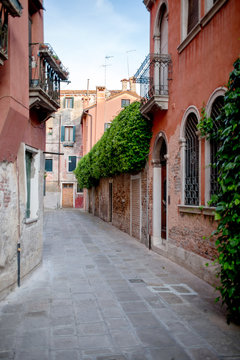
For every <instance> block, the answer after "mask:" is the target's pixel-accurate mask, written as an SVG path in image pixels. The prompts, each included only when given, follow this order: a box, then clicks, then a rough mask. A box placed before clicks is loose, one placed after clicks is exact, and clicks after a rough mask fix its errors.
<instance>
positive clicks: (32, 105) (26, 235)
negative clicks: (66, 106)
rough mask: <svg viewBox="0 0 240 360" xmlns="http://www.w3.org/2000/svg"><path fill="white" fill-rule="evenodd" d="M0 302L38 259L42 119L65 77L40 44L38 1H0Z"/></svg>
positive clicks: (46, 47) (53, 56)
mask: <svg viewBox="0 0 240 360" xmlns="http://www.w3.org/2000/svg"><path fill="white" fill-rule="evenodd" d="M0 16H1V19H0V20H1V21H0V34H1V36H0V114H1V117H0V228H1V235H0V298H2V297H4V296H5V295H6V294H7V293H8V292H9V291H10V290H11V289H12V288H13V287H15V286H16V284H17V283H18V284H20V281H21V279H23V278H24V276H26V275H27V274H28V273H30V272H31V271H32V270H33V269H34V268H35V267H36V266H38V265H39V263H40V262H41V259H42V232H43V183H44V181H43V180H44V150H45V121H46V120H47V119H48V118H49V117H50V116H51V115H52V114H53V113H54V112H55V111H56V110H57V109H58V108H59V95H60V94H59V91H60V81H62V80H66V79H67V76H68V73H67V70H66V69H65V68H64V67H63V65H62V64H60V63H57V62H56V53H55V52H54V50H53V49H52V48H51V46H50V45H49V44H47V45H46V44H44V43H43V5H42V0H38V1H33V0H20V1H19V0H15V1H11V0H5V1H0Z"/></svg>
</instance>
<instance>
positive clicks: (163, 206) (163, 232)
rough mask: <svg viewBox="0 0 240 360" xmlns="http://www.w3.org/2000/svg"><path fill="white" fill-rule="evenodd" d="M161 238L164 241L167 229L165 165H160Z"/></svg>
mask: <svg viewBox="0 0 240 360" xmlns="http://www.w3.org/2000/svg"><path fill="white" fill-rule="evenodd" d="M161 194H162V199H161V237H162V239H166V228H167V177H166V164H164V165H162V176H161Z"/></svg>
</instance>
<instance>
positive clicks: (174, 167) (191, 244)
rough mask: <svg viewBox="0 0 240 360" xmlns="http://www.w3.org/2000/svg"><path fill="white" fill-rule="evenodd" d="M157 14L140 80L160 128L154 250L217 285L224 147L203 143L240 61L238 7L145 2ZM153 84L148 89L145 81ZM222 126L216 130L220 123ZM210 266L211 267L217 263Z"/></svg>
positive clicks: (155, 142) (152, 173) (153, 164)
mask: <svg viewBox="0 0 240 360" xmlns="http://www.w3.org/2000/svg"><path fill="white" fill-rule="evenodd" d="M144 3H145V5H146V7H147V9H148V10H149V12H150V54H149V55H148V56H147V57H146V59H145V61H144V62H143V64H142V66H141V67H140V69H139V70H138V72H137V73H136V75H135V76H136V81H137V82H139V83H140V84H141V96H142V106H141V112H142V114H143V115H144V116H146V117H147V118H149V120H151V121H153V136H152V141H151V145H150V154H149V170H148V177H149V184H150V186H149V216H150V219H149V221H150V223H151V226H150V227H149V229H150V232H149V235H150V241H151V247H152V249H154V250H155V251H157V252H159V253H160V254H162V255H164V256H166V257H168V258H170V259H172V260H174V261H176V262H178V263H179V264H181V265H183V266H185V267H187V268H188V269H190V270H191V271H192V272H194V273H195V274H196V275H198V276H200V277H202V278H203V279H205V280H207V281H209V282H214V281H215V269H214V267H212V266H209V267H208V268H207V267H206V266H205V263H206V262H207V260H212V259H213V258H214V255H215V251H216V250H215V245H214V241H213V240H209V238H208V236H209V235H210V233H211V232H212V230H213V229H214V228H215V227H216V223H215V221H214V206H212V207H209V205H208V201H209V200H210V198H211V195H212V194H214V193H216V192H217V187H218V184H217V169H213V168H212V167H211V165H210V164H211V163H212V162H213V161H214V157H215V154H216V151H217V144H213V143H209V142H208V141H207V140H206V139H205V138H202V137H201V136H200V133H199V131H198V128H197V124H198V122H199V120H200V117H201V111H202V109H203V108H204V109H205V111H206V113H207V115H208V116H211V117H212V118H213V119H214V120H215V119H216V118H217V116H218V114H219V111H220V109H221V107H222V106H223V96H224V93H225V91H226V84H227V82H228V78H229V73H230V72H231V70H232V68H233V63H234V61H235V60H236V59H237V57H238V56H239V33H240V22H239V15H238V14H239V13H240V3H239V1H236V0H229V1H227V0H217V1H212V0H181V1H179V2H176V1H171V0H168V1H164V0H144ZM147 78H148V81H145V80H146V79H147ZM216 126H217V122H216ZM210 263H211V262H210Z"/></svg>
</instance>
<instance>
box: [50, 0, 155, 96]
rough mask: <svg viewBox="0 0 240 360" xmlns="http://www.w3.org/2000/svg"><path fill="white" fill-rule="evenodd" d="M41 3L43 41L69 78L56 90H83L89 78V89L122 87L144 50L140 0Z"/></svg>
mask: <svg viewBox="0 0 240 360" xmlns="http://www.w3.org/2000/svg"><path fill="white" fill-rule="evenodd" d="M44 8H45V10H46V11H45V12H44V42H45V43H50V44H51V46H52V47H53V49H54V51H55V52H56V53H57V55H58V57H59V58H60V59H61V61H62V63H63V65H64V66H65V67H67V68H68V70H69V72H70V76H69V80H70V81H71V83H70V84H68V85H67V84H64V83H62V84H61V89H66V90H67V89H69V90H74V89H75V90H79V89H86V88H87V81H88V79H89V89H91V90H95V89H96V86H104V85H106V87H107V88H108V89H109V90H115V89H116V90H117V89H121V80H122V79H124V78H128V77H129V76H130V77H131V76H133V75H134V74H135V72H136V71H137V70H138V68H139V67H140V65H141V63H142V62H143V61H144V59H145V57H146V56H147V54H148V52H149V12H148V11H147V9H146V7H145V6H144V4H143V2H142V0H87V1H86V0H45V1H44ZM110 56H111V57H110ZM106 57H107V58H106ZM103 65H107V66H103ZM105 70H106V81H105Z"/></svg>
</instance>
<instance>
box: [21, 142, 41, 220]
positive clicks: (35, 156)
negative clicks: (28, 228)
mask: <svg viewBox="0 0 240 360" xmlns="http://www.w3.org/2000/svg"><path fill="white" fill-rule="evenodd" d="M27 154H29V155H27ZM30 154H31V168H30V172H31V173H30V174H28V173H27V171H28V170H27V156H30ZM39 171H40V151H39V150H36V149H34V148H32V147H30V146H28V145H25V151H24V173H25V204H26V205H25V206H26V212H25V223H32V222H35V221H37V220H38V213H39ZM29 175H30V177H28V176H29Z"/></svg>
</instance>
